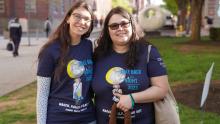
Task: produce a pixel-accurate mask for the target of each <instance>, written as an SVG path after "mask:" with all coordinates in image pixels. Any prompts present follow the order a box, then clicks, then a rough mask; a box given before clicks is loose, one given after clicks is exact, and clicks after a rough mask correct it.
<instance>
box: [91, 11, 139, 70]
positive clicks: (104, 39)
mask: <svg viewBox="0 0 220 124" xmlns="http://www.w3.org/2000/svg"><path fill="white" fill-rule="evenodd" d="M115 14H119V15H121V16H123V17H124V18H126V19H128V20H130V22H131V27H132V36H131V38H130V40H129V50H128V52H127V54H126V55H127V56H126V60H125V63H126V66H127V67H128V68H134V66H135V63H137V61H138V59H137V54H138V44H139V43H138V42H139V41H141V42H143V38H140V37H138V36H139V35H138V33H137V31H136V25H135V21H134V19H133V18H132V16H131V15H130V14H129V13H128V12H127V11H126V10H125V9H123V8H121V7H116V8H113V9H112V10H111V11H110V12H109V13H108V15H107V16H106V19H105V22H104V27H103V30H102V32H101V35H100V37H99V38H98V40H97V43H98V47H97V48H96V49H95V52H94V55H93V59H94V61H97V60H98V59H101V58H102V57H104V56H106V55H108V54H109V53H110V52H111V51H112V50H113V47H112V46H113V43H112V40H111V37H110V35H109V29H108V23H109V20H110V18H111V17H112V16H113V15H115Z"/></svg>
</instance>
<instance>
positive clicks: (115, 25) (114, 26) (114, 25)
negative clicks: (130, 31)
mask: <svg viewBox="0 0 220 124" xmlns="http://www.w3.org/2000/svg"><path fill="white" fill-rule="evenodd" d="M130 23H131V21H128V22H127V21H122V22H120V23H112V24H110V25H108V27H109V28H110V29H111V30H117V29H118V28H119V26H120V27H122V28H128V27H129V26H130Z"/></svg>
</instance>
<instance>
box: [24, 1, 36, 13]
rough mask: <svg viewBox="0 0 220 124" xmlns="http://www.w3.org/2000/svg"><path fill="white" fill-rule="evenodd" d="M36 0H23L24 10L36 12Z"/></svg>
mask: <svg viewBox="0 0 220 124" xmlns="http://www.w3.org/2000/svg"><path fill="white" fill-rule="evenodd" d="M36 11H37V10H36V0H25V12H26V13H27V12H33V13H36Z"/></svg>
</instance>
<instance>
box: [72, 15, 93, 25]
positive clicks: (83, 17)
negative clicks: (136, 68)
mask: <svg viewBox="0 0 220 124" xmlns="http://www.w3.org/2000/svg"><path fill="white" fill-rule="evenodd" d="M71 15H72V16H73V19H74V20H76V21H77V22H78V21H81V20H82V19H83V20H84V21H85V22H86V23H89V22H91V21H92V19H91V18H89V17H86V16H83V15H81V14H79V13H73V14H71Z"/></svg>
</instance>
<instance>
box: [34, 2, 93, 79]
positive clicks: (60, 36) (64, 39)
mask: <svg viewBox="0 0 220 124" xmlns="http://www.w3.org/2000/svg"><path fill="white" fill-rule="evenodd" d="M80 7H82V8H84V9H86V10H87V11H88V12H89V13H90V14H91V18H92V21H91V24H90V27H89V30H88V31H87V32H86V33H85V34H83V35H82V36H81V39H84V38H88V37H89V36H90V33H91V32H92V30H93V18H94V15H93V13H92V10H91V9H90V7H89V5H88V4H87V3H86V2H85V1H78V2H76V3H75V4H74V5H73V6H72V7H71V8H70V9H69V11H68V12H67V13H66V15H65V18H64V19H63V21H62V22H61V24H60V25H59V26H58V28H57V29H56V30H55V32H54V33H53V34H52V35H51V36H50V37H49V40H48V42H47V43H46V44H45V45H44V46H43V47H42V48H41V50H40V52H39V55H38V59H39V60H40V59H41V57H42V54H43V52H44V50H45V49H46V48H48V47H49V46H50V45H51V44H53V43H54V42H59V44H60V46H61V47H60V58H59V60H58V67H57V68H56V69H55V72H54V77H55V78H56V79H58V78H59V75H60V74H61V73H62V71H63V70H64V67H65V64H66V60H67V54H68V51H69V45H70V44H71V37H70V34H69V24H68V23H67V19H68V18H69V17H70V16H71V14H72V12H73V11H74V10H75V9H77V8H80Z"/></svg>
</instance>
